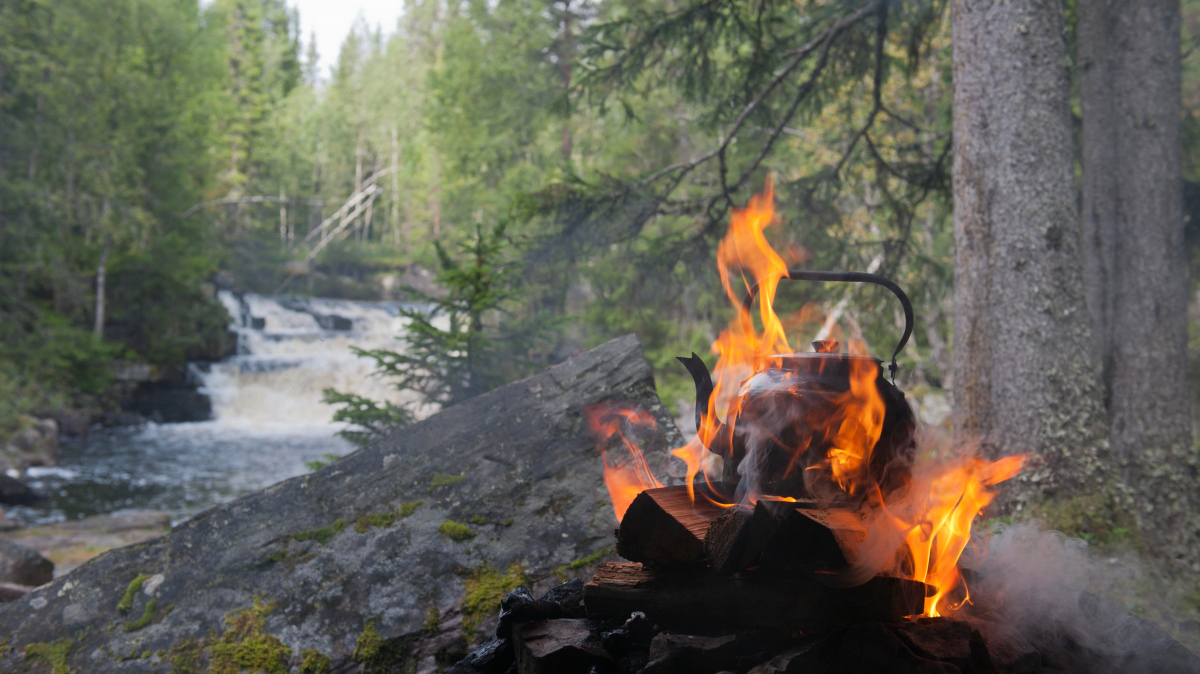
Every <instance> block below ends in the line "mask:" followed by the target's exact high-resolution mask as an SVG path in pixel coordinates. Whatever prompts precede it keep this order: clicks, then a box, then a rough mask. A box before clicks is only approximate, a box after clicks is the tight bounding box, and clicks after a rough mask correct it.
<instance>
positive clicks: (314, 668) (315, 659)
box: [300, 648, 333, 674]
mask: <svg viewBox="0 0 1200 674" xmlns="http://www.w3.org/2000/svg"><path fill="white" fill-rule="evenodd" d="M300 655H301V656H302V657H303V658H304V661H303V662H301V663H300V674H329V670H330V669H332V668H333V665H332V664H331V663H330V662H329V656H327V655H325V654H324V653H322V652H321V651H318V650H317V649H315V648H310V649H308V650H307V651H304V652H303V653H301V654H300Z"/></svg>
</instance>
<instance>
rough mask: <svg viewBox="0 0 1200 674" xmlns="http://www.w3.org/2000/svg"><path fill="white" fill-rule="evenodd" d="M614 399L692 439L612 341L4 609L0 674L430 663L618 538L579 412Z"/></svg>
mask: <svg viewBox="0 0 1200 674" xmlns="http://www.w3.org/2000/svg"><path fill="white" fill-rule="evenodd" d="M605 401H629V402H632V403H636V404H639V405H640V406H642V407H643V408H645V409H646V410H649V411H650V412H651V413H653V414H654V416H655V417H656V419H657V422H658V432H657V435H656V436H655V437H654V438H653V439H651V440H649V441H647V443H646V445H647V447H646V448H647V450H648V451H647V458H648V459H649V461H650V462H651V465H652V467H654V468H655V469H661V468H662V466H663V462H664V461H666V460H667V459H666V457H667V450H668V449H669V448H671V447H674V446H678V445H679V444H682V440H681V439H680V438H679V436H678V433H677V431H675V428H674V426H673V425H672V422H671V419H670V415H669V414H668V413H667V410H666V409H665V408H664V407H663V406H662V405H661V404H660V403H659V400H658V397H657V395H656V393H655V390H654V379H653V376H652V374H651V370H650V366H649V365H648V364H647V363H646V361H645V359H644V358H643V357H642V354H641V346H640V345H639V344H638V342H637V339H636V338H634V337H633V336H627V337H623V338H620V339H616V340H613V341H611V342H609V343H607V344H604V345H602V346H599V347H597V348H595V349H593V350H591V351H588V352H585V353H583V354H580V355H578V356H576V357H574V358H572V359H571V360H569V361H567V362H564V363H562V364H560V365H557V366H555V367H552V368H549V369H548V370H546V371H544V372H542V373H541V374H539V375H537V376H534V377H531V378H529V379H526V380H523V381H520V382H516V383H513V384H509V385H507V386H504V387H501V388H499V389H496V390H494V391H492V392H490V393H487V394H484V395H481V396H479V397H477V398H474V399H472V400H468V401H466V402H464V403H461V404H459V405H456V406H453V407H450V408H448V409H446V410H444V411H443V412H441V413H440V414H437V415H434V416H433V417H430V418H429V419H426V420H425V421H422V422H420V423H417V424H415V425H413V426H411V427H409V428H407V429H405V430H403V431H401V432H399V433H397V434H396V435H394V436H392V437H390V438H388V439H386V440H384V441H381V442H379V443H376V444H374V445H372V446H370V447H367V448H365V449H362V450H360V451H358V452H355V453H354V454H351V455H350V456H347V457H345V458H343V459H341V460H339V461H337V462H335V463H333V464H331V465H329V466H328V467H326V468H324V469H322V470H320V471H318V472H316V473H313V474H310V475H306V476H303V477H299V478H295V479H292V480H288V481H285V482H281V483H279V484H277V485H274V486H272V487H269V488H268V489H266V490H264V491H261V492H258V493H255V494H252V495H249V496H246V497H243V498H241V499H239V500H237V501H234V502H232V503H229V504H227V505H224V506H220V507H217V508H213V509H211V510H208V511H206V512H204V513H201V514H200V515H198V516H196V517H194V518H193V519H191V520H189V521H187V522H185V523H183V524H181V525H179V526H177V527H175V528H174V530H172V531H171V533H170V534H169V535H167V536H163V537H161V538H158V539H155V540H152V541H147V542H145V543H141V544H137V545H134V546H130V547H126V548H121V549H118V550H113V551H111V552H108V553H106V554H104V555H101V556H100V557H97V558H96V559H93V560H92V561H90V562H88V563H86V564H84V565H83V566H81V567H79V568H78V569H75V570H74V571H72V572H71V573H69V574H67V575H66V576H64V577H61V578H59V579H57V580H55V581H54V582H53V583H51V584H49V585H47V586H44V587H41V588H39V589H37V590H35V591H33V592H31V593H30V594H29V595H26V596H25V597H22V598H21V599H19V600H17V601H15V602H12V603H10V604H5V605H3V606H0V634H4V635H11V636H10V638H9V641H8V642H7V645H9V646H12V647H13V648H12V649H11V650H8V651H7V652H6V654H5V655H3V656H0V671H10V670H12V669H16V668H19V667H22V666H24V665H25V664H28V663H29V662H49V661H50V660H51V659H56V660H55V661H56V662H57V661H64V658H63V657H60V656H63V655H64V653H65V663H66V664H67V666H69V667H70V668H71V669H72V670H73V671H87V672H95V673H100V674H103V673H104V672H150V671H158V672H161V671H164V665H165V664H166V663H165V661H170V662H171V666H172V667H173V668H174V670H175V671H208V670H209V668H212V669H214V670H217V671H225V669H229V670H230V671H238V669H240V667H241V665H239V664H238V663H243V662H246V663H255V664H254V667H259V668H261V669H263V670H265V671H288V670H289V669H291V668H292V667H295V668H296V669H294V670H292V671H302V672H316V671H335V672H336V671H361V670H362V669H363V668H364V667H365V669H366V670H367V671H405V672H410V671H418V672H434V671H437V670H438V669H440V668H443V667H445V666H447V665H449V664H451V663H453V662H456V661H458V660H459V659H460V658H462V657H463V656H464V655H465V654H466V653H468V652H469V651H470V650H471V648H472V647H473V646H474V645H475V644H478V643H482V642H483V641H485V640H486V639H487V638H488V637H490V636H491V633H492V631H493V630H494V628H495V614H496V610H497V608H498V604H499V600H500V599H501V598H502V597H503V596H504V594H505V593H506V592H507V591H508V590H510V589H513V588H514V587H516V586H518V585H520V584H522V583H528V582H531V581H532V582H534V583H535V584H537V582H538V581H539V580H541V581H542V583H541V584H542V585H545V586H549V585H551V584H557V583H558V581H557V580H554V578H563V577H565V576H570V575H574V574H579V573H586V572H587V571H588V570H589V568H590V567H592V566H593V563H594V562H596V561H599V560H601V559H603V558H605V557H606V556H607V555H608V554H611V550H612V547H611V546H612V544H613V528H614V527H615V526H616V524H617V522H616V520H615V518H614V516H613V512H612V508H611V506H610V505H609V504H608V493H607V491H606V490H605V488H604V484H603V479H602V468H603V466H602V462H601V458H600V454H599V452H598V451H597V449H596V447H595V445H594V442H593V439H592V438H591V437H590V434H589V431H588V424H587V420H586V417H585V409H586V408H587V407H588V406H589V405H592V404H595V403H600V402H605ZM263 663H266V664H263ZM247 666H249V665H247ZM222 667H224V668H225V669H222Z"/></svg>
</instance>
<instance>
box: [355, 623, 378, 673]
mask: <svg viewBox="0 0 1200 674" xmlns="http://www.w3.org/2000/svg"><path fill="white" fill-rule="evenodd" d="M382 646H383V637H382V636H380V635H379V630H378V629H377V628H376V627H375V621H374V620H371V619H368V620H367V623H366V624H365V625H363V631H362V634H360V635H358V641H356V642H355V643H354V655H352V656H351V657H352V658H353V659H354V660H355V661H356V662H364V663H371V662H374V661H375V660H376V659H377V658H378V657H379V651H380V647H382Z"/></svg>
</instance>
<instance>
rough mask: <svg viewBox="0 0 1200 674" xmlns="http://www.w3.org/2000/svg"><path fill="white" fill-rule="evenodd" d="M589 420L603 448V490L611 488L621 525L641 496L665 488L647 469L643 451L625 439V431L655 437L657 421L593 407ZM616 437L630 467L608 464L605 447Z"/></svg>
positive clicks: (637, 413)
mask: <svg viewBox="0 0 1200 674" xmlns="http://www.w3.org/2000/svg"><path fill="white" fill-rule="evenodd" d="M587 418H588V425H589V426H590V427H591V430H592V434H593V435H594V436H595V437H596V439H597V440H598V441H599V444H600V457H601V459H602V460H603V461H604V486H605V487H607V488H608V497H609V500H610V501H611V502H612V507H613V513H614V514H615V515H616V516H617V521H618V522H619V521H621V520H622V519H624V518H625V511H626V510H628V509H629V504H630V503H633V499H635V498H637V495H638V494H640V493H642V492H643V491H645V490H647V489H652V488H655V487H661V486H662V484H661V483H660V482H659V481H658V480H657V479H656V478H655V477H654V473H653V472H652V471H651V470H650V467H649V466H648V465H646V457H645V456H644V455H643V454H642V450H641V448H640V447H638V445H637V443H635V442H633V441H632V440H630V439H629V437H628V436H627V435H626V433H625V430H626V427H630V428H631V429H642V430H646V431H649V432H651V433H652V432H653V431H654V430H655V428H656V426H657V424H656V423H655V421H654V417H653V416H651V415H650V414H649V413H647V412H646V411H644V410H641V409H637V408H630V407H618V406H615V405H603V404H602V405H592V406H591V407H588V408H587ZM614 435H615V436H617V437H618V438H620V440H621V443H622V444H623V445H624V446H625V449H626V450H627V451H628V452H629V458H628V462H627V463H616V462H614V463H609V461H608V452H607V451H606V449H605V446H606V445H607V444H608V441H609V440H610V439H611V438H612V437H613V436H614Z"/></svg>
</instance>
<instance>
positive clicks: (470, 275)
mask: <svg viewBox="0 0 1200 674" xmlns="http://www.w3.org/2000/svg"><path fill="white" fill-rule="evenodd" d="M507 227H508V224H507V222H506V221H504V220H500V221H498V222H497V223H496V224H495V225H494V226H493V227H491V228H490V229H486V228H484V227H483V226H482V225H477V226H476V227H475V231H474V235H473V236H472V237H471V238H469V239H467V240H466V241H463V242H460V243H459V245H458V253H459V254H460V256H461V259H456V258H455V257H453V256H451V255H450V253H449V252H448V251H447V250H446V249H445V248H444V247H443V246H442V245H441V243H440V242H435V248H436V250H437V255H438V263H439V267H440V271H439V273H438V275H437V282H438V283H439V284H440V285H441V287H442V288H443V289H444V290H445V295H444V296H440V297H438V296H432V295H423V299H424V300H425V301H426V302H427V303H428V308H424V307H422V308H401V309H400V314H401V315H402V316H403V317H404V318H407V319H408V325H407V326H406V327H405V330H404V332H403V333H402V334H401V335H400V336H399V337H397V340H398V341H399V342H401V344H402V345H403V346H402V348H401V349H399V350H391V349H360V348H357V347H354V351H355V352H356V353H357V354H358V355H360V356H362V357H365V358H370V359H373V360H374V361H375V365H376V374H377V375H378V376H380V377H385V378H387V379H390V380H392V383H393V385H394V386H395V387H396V388H397V389H399V390H401V391H412V392H416V393H418V394H419V395H420V402H421V403H426V404H428V403H435V404H438V405H443V406H445V405H453V404H455V403H458V402H461V401H463V400H466V399H467V398H470V397H472V396H475V395H478V394H479V393H482V392H484V391H487V390H490V389H492V388H494V387H496V386H498V385H500V384H503V383H505V382H506V381H509V380H511V379H513V378H516V377H517V376H519V375H520V374H524V373H525V372H527V371H528V370H529V369H530V368H531V367H532V365H533V361H532V360H531V358H530V357H529V354H530V352H531V350H533V349H534V346H535V344H536V342H537V341H538V340H539V339H541V338H543V335H544V332H545V331H544V330H543V329H540V328H544V327H545V325H543V324H537V325H533V326H529V325H521V324H520V323H519V322H505V321H504V320H503V319H504V318H506V317H505V316H504V313H505V306H506V304H507V303H509V302H510V301H511V300H512V299H513V298H514V297H515V295H516V291H515V284H516V271H517V267H516V266H515V265H513V264H511V263H508V262H506V261H505V259H504V258H505V254H506V251H507V249H508V248H509V246H510V244H511V242H510V241H509V239H508V238H507V235H506V232H507ZM531 327H532V329H530V328H531ZM325 402H327V403H331V404H340V405H342V407H341V408H340V409H339V410H338V411H337V412H336V414H335V417H334V418H335V419H336V420H338V421H348V422H350V423H351V424H353V427H352V428H351V429H350V430H346V431H342V433H341V434H342V435H343V436H344V437H346V438H347V439H349V440H351V441H352V442H355V443H357V444H360V445H361V444H366V443H368V442H371V441H373V440H375V439H378V438H382V437H385V436H387V435H389V434H390V433H392V432H394V431H395V430H397V429H399V428H402V427H404V426H406V425H408V424H409V423H411V422H412V418H413V417H412V415H411V413H410V412H408V411H407V410H405V409H404V408H401V407H399V406H397V405H395V404H393V403H391V402H383V403H379V402H376V401H373V400H369V399H366V398H363V397H361V396H357V395H353V394H347V393H339V392H337V391H334V390H332V389H327V390H326V391H325ZM435 486H437V485H436V484H435Z"/></svg>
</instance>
